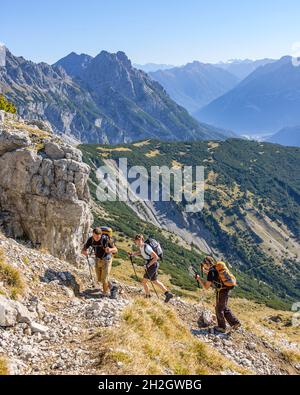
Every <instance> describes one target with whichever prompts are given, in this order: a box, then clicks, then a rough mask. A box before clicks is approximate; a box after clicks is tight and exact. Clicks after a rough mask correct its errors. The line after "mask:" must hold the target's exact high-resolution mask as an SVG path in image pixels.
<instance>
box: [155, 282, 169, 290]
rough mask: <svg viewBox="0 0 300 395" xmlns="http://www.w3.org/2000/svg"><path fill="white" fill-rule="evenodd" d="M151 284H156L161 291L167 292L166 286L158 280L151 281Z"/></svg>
mask: <svg viewBox="0 0 300 395" xmlns="http://www.w3.org/2000/svg"><path fill="white" fill-rule="evenodd" d="M152 282H153V284H155V285H157V286H158V287H159V288H160V289H161V290H162V291H164V292H167V291H168V290H167V288H166V287H165V286H164V284H163V283H161V282H160V281H159V280H155V281H152Z"/></svg>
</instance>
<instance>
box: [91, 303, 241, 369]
mask: <svg viewBox="0 0 300 395" xmlns="http://www.w3.org/2000/svg"><path fill="white" fill-rule="evenodd" d="M97 337H98V338H99V343H98V341H97V338H95V339H93V342H95V344H97V343H98V344H99V348H100V350H99V359H100V361H99V369H100V371H101V370H102V369H104V370H105V372H110V374H115V373H116V372H117V373H118V374H132V373H134V374H172V373H173V374H184V375H187V374H218V373H220V372H221V371H223V370H227V369H230V370H235V371H238V372H240V373H245V371H242V370H241V369H239V368H238V367H237V366H236V365H234V364H233V363H231V362H229V361H228V360H226V359H225V358H224V357H223V356H222V355H221V354H219V353H218V352H216V351H215V350H214V349H212V348H210V347H209V346H207V345H206V344H204V343H202V342H201V341H199V340H198V339H196V338H195V337H194V336H193V335H192V334H191V333H190V331H189V329H188V327H187V326H186V325H185V324H184V323H183V322H182V321H181V320H180V319H179V318H178V316H177V314H176V312H175V311H174V310H173V309H171V308H170V307H168V306H167V305H165V304H163V303H161V302H158V301H155V302H154V301H151V302H149V301H148V300H146V299H144V298H136V299H135V300H134V302H133V304H132V305H131V306H130V307H128V308H127V309H125V311H124V313H123V321H122V323H121V325H120V327H119V328H115V329H111V330H109V331H108V330H107V329H105V330H102V331H101V332H100V333H99V335H98V336H97Z"/></svg>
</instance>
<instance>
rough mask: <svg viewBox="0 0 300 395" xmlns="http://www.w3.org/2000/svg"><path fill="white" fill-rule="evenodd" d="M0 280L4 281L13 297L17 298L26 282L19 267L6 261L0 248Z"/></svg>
mask: <svg viewBox="0 0 300 395" xmlns="http://www.w3.org/2000/svg"><path fill="white" fill-rule="evenodd" d="M0 281H1V282H3V283H4V287H5V288H7V289H8V291H9V293H10V297H11V298H12V299H16V298H17V297H18V295H20V294H21V293H22V292H23V289H24V283H23V280H22V278H21V274H20V272H19V270H18V269H16V268H14V267H13V266H11V265H10V264H8V263H7V262H6V259H5V255H4V252H3V251H2V250H0Z"/></svg>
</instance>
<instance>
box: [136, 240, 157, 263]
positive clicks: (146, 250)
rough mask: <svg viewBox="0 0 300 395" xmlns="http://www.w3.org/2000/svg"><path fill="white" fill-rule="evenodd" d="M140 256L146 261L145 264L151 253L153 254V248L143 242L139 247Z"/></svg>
mask: <svg viewBox="0 0 300 395" xmlns="http://www.w3.org/2000/svg"><path fill="white" fill-rule="evenodd" d="M140 251H141V255H142V257H143V258H144V259H145V260H146V261H147V264H148V263H149V262H150V261H151V259H152V258H151V255H152V254H153V252H154V251H153V248H152V247H151V246H149V244H146V243H145V244H144V245H143V246H142V247H140ZM154 265H157V262H155V263H153V266H154ZM151 266H152V265H151Z"/></svg>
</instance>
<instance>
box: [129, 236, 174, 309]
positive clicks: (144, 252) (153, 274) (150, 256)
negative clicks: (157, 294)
mask: <svg viewBox="0 0 300 395" xmlns="http://www.w3.org/2000/svg"><path fill="white" fill-rule="evenodd" d="M134 243H135V245H136V246H137V247H138V248H139V251H137V252H132V253H129V256H130V257H131V258H132V257H134V256H142V258H144V259H145V274H144V277H143V279H142V284H143V287H144V290H145V294H146V298H150V297H151V294H150V289H149V285H148V283H149V282H151V283H152V285H153V286H154V285H157V286H158V287H159V288H160V289H161V290H162V291H163V292H164V295H165V302H166V303H168V302H169V300H170V299H172V298H173V294H172V293H171V292H169V291H168V289H167V288H166V287H165V286H164V284H163V283H162V282H161V281H159V280H158V268H159V262H158V261H159V259H162V256H163V251H162V248H161V246H160V244H159V242H158V241H156V240H155V239H153V238H149V239H147V240H145V238H144V236H143V235H141V234H138V235H136V236H135V239H134ZM154 289H155V288H154Z"/></svg>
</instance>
